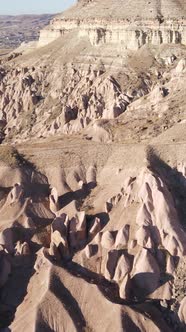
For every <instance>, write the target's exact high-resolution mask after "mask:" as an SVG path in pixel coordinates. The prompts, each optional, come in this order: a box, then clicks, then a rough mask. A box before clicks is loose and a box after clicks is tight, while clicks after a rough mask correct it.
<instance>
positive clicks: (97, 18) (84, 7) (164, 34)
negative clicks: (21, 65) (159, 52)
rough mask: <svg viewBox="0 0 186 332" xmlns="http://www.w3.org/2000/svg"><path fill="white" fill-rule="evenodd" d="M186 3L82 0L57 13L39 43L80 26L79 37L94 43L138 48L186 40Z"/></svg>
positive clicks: (49, 40) (60, 35)
mask: <svg viewBox="0 0 186 332" xmlns="http://www.w3.org/2000/svg"><path fill="white" fill-rule="evenodd" d="M185 6H186V3H185V1H183V2H182V5H180V3H179V2H178V1H176V2H174V3H170V1H168V0H166V1H164V2H163V3H160V2H158V1H156V0H153V1H151V2H149V3H148V4H147V3H146V2H145V1H144V0H140V1H138V4H137V5H136V2H135V1H130V2H129V3H126V2H125V1H123V0H120V2H119V3H116V1H115V0H109V1H105V0H101V1H87V2H85V1H79V2H78V3H77V5H76V6H74V7H73V8H72V9H70V10H68V11H66V12H64V13H63V14H61V15H59V16H57V17H55V18H54V19H53V20H52V21H51V23H50V25H49V26H48V27H47V28H45V29H43V30H42V31H41V34H40V40H39V44H38V45H39V46H43V45H46V44H48V43H51V42H52V41H53V40H55V39H57V38H62V37H63V36H64V35H65V34H68V33H69V32H71V31H75V30H77V29H78V37H79V38H83V37H85V36H86V37H87V38H88V39H89V40H90V43H91V44H92V45H96V46H99V45H104V44H113V45H115V44H120V45H122V46H123V47H125V48H129V49H137V48H139V47H141V46H143V45H145V44H147V43H151V44H155V45H159V44H162V43H166V44H167V43H183V44H185V42H186V39H185V19H184V16H183V13H184V11H185V10H186V8H185Z"/></svg>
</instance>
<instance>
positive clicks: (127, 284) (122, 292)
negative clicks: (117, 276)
mask: <svg viewBox="0 0 186 332" xmlns="http://www.w3.org/2000/svg"><path fill="white" fill-rule="evenodd" d="M130 292H131V280H130V276H129V274H126V275H125V277H124V278H123V280H122V282H121V284H120V287H119V296H120V298H121V299H123V300H127V299H129V298H130Z"/></svg>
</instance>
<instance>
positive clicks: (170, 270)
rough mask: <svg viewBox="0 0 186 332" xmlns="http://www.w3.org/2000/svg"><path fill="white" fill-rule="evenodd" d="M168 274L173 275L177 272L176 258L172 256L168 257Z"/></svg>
mask: <svg viewBox="0 0 186 332" xmlns="http://www.w3.org/2000/svg"><path fill="white" fill-rule="evenodd" d="M166 272H167V273H169V274H172V275H173V274H174V272H175V263H174V257H172V256H168V258H167V267H166Z"/></svg>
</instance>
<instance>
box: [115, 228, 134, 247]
mask: <svg viewBox="0 0 186 332" xmlns="http://www.w3.org/2000/svg"><path fill="white" fill-rule="evenodd" d="M129 231H130V225H125V226H123V227H122V228H121V229H120V230H119V231H118V232H117V235H116V241H115V248H116V249H120V248H123V247H125V246H127V244H128V241H129Z"/></svg>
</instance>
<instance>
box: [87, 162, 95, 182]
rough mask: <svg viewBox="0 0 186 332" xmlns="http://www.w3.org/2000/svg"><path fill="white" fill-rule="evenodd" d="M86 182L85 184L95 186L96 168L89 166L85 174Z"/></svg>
mask: <svg viewBox="0 0 186 332" xmlns="http://www.w3.org/2000/svg"><path fill="white" fill-rule="evenodd" d="M86 181H87V183H92V184H94V185H96V167H95V166H90V167H89V168H88V169H87V172H86Z"/></svg>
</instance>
